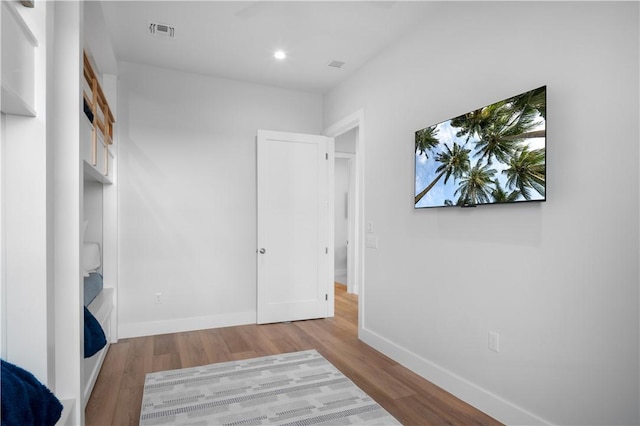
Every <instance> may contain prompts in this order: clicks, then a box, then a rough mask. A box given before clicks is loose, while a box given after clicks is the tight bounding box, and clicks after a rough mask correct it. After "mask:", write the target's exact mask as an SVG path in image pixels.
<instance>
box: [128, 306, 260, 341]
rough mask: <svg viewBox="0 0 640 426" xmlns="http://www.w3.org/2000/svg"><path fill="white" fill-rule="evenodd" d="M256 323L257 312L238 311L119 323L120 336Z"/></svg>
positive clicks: (147, 334) (137, 335) (150, 334)
mask: <svg viewBox="0 0 640 426" xmlns="http://www.w3.org/2000/svg"><path fill="white" fill-rule="evenodd" d="M255 323H256V312H255V311H250V312H237V313H232V314H226V315H207V316H203V317H191V318H178V319H172V320H162V321H145V322H133V323H123V324H119V325H118V338H119V339H123V338H127V337H141V336H153V335H157V334H167V333H180V332H183V331H193V330H204V329H207V328H219V327H233V326H236V325H246V324H255Z"/></svg>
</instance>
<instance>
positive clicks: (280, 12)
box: [102, 1, 434, 93]
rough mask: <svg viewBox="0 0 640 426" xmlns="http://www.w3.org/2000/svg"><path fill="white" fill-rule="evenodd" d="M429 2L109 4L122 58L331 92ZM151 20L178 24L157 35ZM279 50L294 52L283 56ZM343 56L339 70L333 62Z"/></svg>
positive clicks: (421, 17) (106, 10)
mask: <svg viewBox="0 0 640 426" xmlns="http://www.w3.org/2000/svg"><path fill="white" fill-rule="evenodd" d="M432 5H434V3H430V2H425V1H284V2H283V1H193V2H191V1H105V2H103V3H102V10H103V14H104V17H105V22H106V29H107V31H108V33H109V34H110V36H111V41H112V43H113V48H114V51H115V52H114V53H115V56H116V58H117V59H118V60H119V61H129V62H136V63H142V64H148V65H154V66H158V67H164V68H171V69H175V70H181V71H187V72H194V73H199V74H205V75H213V76H218V77H223V78H230V79H235V80H242V81H248V82H253V83H258V84H264V85H271V86H278V87H283V88H289V89H295V90H304V91H311V92H321V93H322V92H325V91H327V90H328V89H330V88H332V87H334V86H335V85H337V84H339V83H340V82H341V81H343V80H344V79H346V78H347V77H348V76H349V75H351V74H352V73H353V72H354V71H355V70H357V69H358V68H359V67H361V66H362V65H363V64H364V63H366V62H367V61H369V60H371V59H372V58H373V57H374V56H375V55H376V54H377V53H378V52H380V51H381V50H382V49H384V48H385V47H386V46H388V45H389V44H391V43H392V42H393V41H395V40H397V39H398V38H399V37H401V36H402V35H403V34H405V33H406V32H408V31H411V30H412V29H413V28H415V27H416V26H417V25H419V24H420V23H421V22H424V21H425V18H426V17H427V16H428V15H427V14H428V12H429V10H430V8H431V7H432ZM149 21H155V22H160V23H164V24H169V25H172V26H175V28H176V30H175V34H176V37H175V39H171V40H169V39H163V38H158V37H154V36H151V35H150V34H148V32H147V23H148V22H149ZM276 49H283V50H284V51H285V52H286V53H287V55H288V57H287V59H286V60H284V61H277V60H276V59H275V58H274V57H273V52H274V51H275V50H276ZM334 60H337V61H343V62H345V65H344V67H343V68H341V69H338V68H332V67H329V66H328V64H329V63H330V62H331V61H334Z"/></svg>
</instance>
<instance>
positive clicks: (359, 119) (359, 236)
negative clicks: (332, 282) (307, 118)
mask: <svg viewBox="0 0 640 426" xmlns="http://www.w3.org/2000/svg"><path fill="white" fill-rule="evenodd" d="M356 127H357V128H358V132H357V136H356V141H355V145H356V146H355V148H356V149H355V151H356V152H355V160H354V161H355V177H356V179H355V194H356V197H355V198H356V201H355V206H354V209H353V211H355V212H356V214H355V215H354V226H353V229H354V233H355V238H353V241H354V242H355V244H354V245H353V250H354V256H352V257H353V265H354V266H353V270H354V271H353V272H354V273H353V277H354V279H353V292H354V293H357V294H359V296H360V297H358V333H360V330H361V328H362V327H363V326H364V323H365V315H364V311H365V309H364V287H365V286H364V255H365V253H364V232H362V225H363V224H364V217H365V209H364V164H365V162H364V153H365V149H364V146H365V144H364V137H365V136H364V135H365V132H364V109H359V110H357V111H356V112H354V113H352V114H349V115H348V116H346V117H345V118H343V119H342V120H340V121H338V122H337V123H334V124H332V125H330V126H329V127H327V128H326V129H325V131H324V132H323V134H324V135H325V136H329V137H333V138H335V137H336V136H339V135H341V134H343V133H345V132H347V131H349V130H351V129H354V128H356Z"/></svg>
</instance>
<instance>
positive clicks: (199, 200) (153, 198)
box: [117, 63, 322, 337]
mask: <svg viewBox="0 0 640 426" xmlns="http://www.w3.org/2000/svg"><path fill="white" fill-rule="evenodd" d="M119 72H120V74H119V78H120V84H119V87H118V116H119V121H118V123H117V129H118V130H117V131H118V132H119V168H118V179H119V195H118V197H119V200H118V205H119V207H118V208H119V241H118V247H119V251H118V265H119V282H118V299H119V304H118V310H119V312H118V315H119V336H120V337H127V336H134V335H144V334H157V333H167V332H172V331H180V330H188V329H198V328H208V327H216V326H226V325H235V324H243V323H255V304H256V267H255V256H256V200H255V199H256V182H255V180H256V174H255V164H256V157H255V152H256V147H255V143H256V142H255V137H256V131H257V130H258V129H266V130H281V131H292V132H301V133H316V134H320V132H321V130H322V99H321V96H320V95H315V94H308V93H302V92H295V91H287V90H281V89H275V88H269V87H264V86H258V85H252V84H247V83H241V82H236V81H232V80H224V79H218V78H213V77H204V76H200V75H195V74H185V73H182V72H176V71H170V70H165V69H158V68H152V67H148V66H142V65H135V64H131V63H121V64H120V66H119ZM155 293H162V303H160V304H156V303H155V301H154V299H155V297H154V295H155Z"/></svg>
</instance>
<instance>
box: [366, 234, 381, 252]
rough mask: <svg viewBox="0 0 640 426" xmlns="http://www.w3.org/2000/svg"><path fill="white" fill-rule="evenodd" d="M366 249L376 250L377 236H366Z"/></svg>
mask: <svg viewBox="0 0 640 426" xmlns="http://www.w3.org/2000/svg"><path fill="white" fill-rule="evenodd" d="M367 247H368V248H373V249H377V248H378V236H377V235H367Z"/></svg>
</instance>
